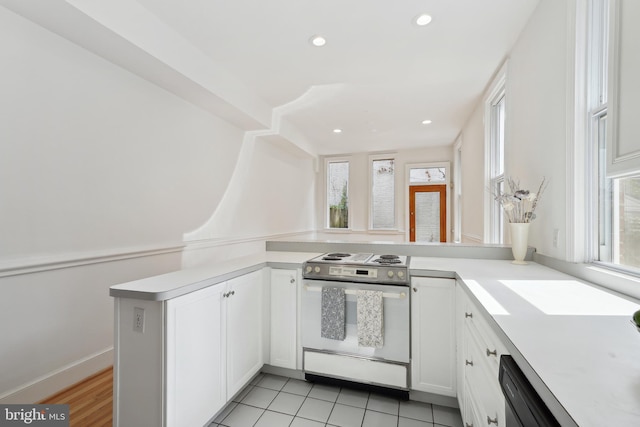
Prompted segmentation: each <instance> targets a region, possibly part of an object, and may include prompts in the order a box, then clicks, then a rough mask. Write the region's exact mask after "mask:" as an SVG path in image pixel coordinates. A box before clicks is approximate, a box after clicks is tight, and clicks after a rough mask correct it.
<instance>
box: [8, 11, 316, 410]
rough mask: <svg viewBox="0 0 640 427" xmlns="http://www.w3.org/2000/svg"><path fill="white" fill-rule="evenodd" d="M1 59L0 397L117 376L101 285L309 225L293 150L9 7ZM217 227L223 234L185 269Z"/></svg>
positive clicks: (302, 163) (308, 177)
mask: <svg viewBox="0 0 640 427" xmlns="http://www.w3.org/2000/svg"><path fill="white" fill-rule="evenodd" d="M0 50H2V52H3V70H2V77H3V78H2V80H0V116H1V117H2V125H0V201H1V204H0V210H1V215H0V216H1V218H2V221H1V222H0V236H2V244H1V245H0V336H1V337H2V345H1V346H0V372H2V375H0V401H2V402H22V403H26V402H29V401H35V400H38V399H42V398H43V397H46V396H47V395H49V394H51V393H53V392H55V391H57V390H58V389H60V388H62V387H65V386H67V385H69V384H71V383H73V382H75V381H77V380H80V379H81V378H83V377H84V376H86V375H89V374H90V373H92V372H93V371H95V370H97V369H100V368H101V367H104V366H108V365H109V364H111V347H112V345H113V335H112V330H113V301H112V299H111V297H109V296H108V287H109V286H111V285H113V284H117V283H122V282H126V281H130V280H134V279H138V278H142V277H148V276H151V275H156V274H161V273H165V272H168V271H172V270H176V269H179V268H181V267H182V266H184V265H185V264H189V265H191V264H196V263H202V262H211V261H212V260H215V259H216V258H215V256H222V255H223V256H225V257H227V256H230V254H233V255H242V254H244V253H245V252H247V251H254V250H264V238H265V236H272V235H274V234H278V233H289V232H295V231H308V230H310V229H312V228H313V211H312V209H311V207H310V205H311V204H312V200H313V196H312V195H311V196H309V189H310V188H313V186H314V185H315V184H314V175H313V168H312V167H310V166H309V165H310V164H312V160H310V159H309V158H308V156H306V155H302V154H301V153H300V152H298V151H296V150H295V149H294V150H293V154H292V153H291V152H289V151H287V150H288V148H283V147H288V145H287V144H279V143H274V142H273V141H261V140H258V141H253V142H251V141H249V140H250V138H249V139H247V138H245V132H244V131H243V130H242V129H238V128H237V127H234V126H232V125H230V124H229V123H227V122H225V121H224V120H222V119H220V118H218V117H215V116H212V115H211V114H210V113H207V112H204V111H203V110H201V109H199V108H197V107H195V106H194V105H192V104H190V103H187V102H185V101H184V100H182V99H180V98H178V97H176V96H175V95H173V94H171V93H169V92H167V91H165V90H163V89H160V88H159V87H157V86H155V85H153V84H151V83H149V82H147V81H145V80H143V79H141V78H139V77H137V76H135V75H133V74H131V73H129V72H127V71H125V70H123V69H122V68H119V67H117V66H115V65H113V64H112V63H109V62H107V61H105V60H104V59H102V58H100V57H98V56H96V55H94V54H92V53H90V52H88V51H86V50H84V49H82V48H80V47H78V46H77V45H74V44H72V43H70V42H68V41H66V40H65V39H62V38H60V37H58V36H57V35H54V34H52V33H50V32H48V31H46V30H44V29H42V28H41V27H39V26H37V25H35V24H33V23H31V22H29V21H26V20H25V19H23V18H21V17H19V16H17V15H15V14H13V13H12V12H9V11H7V10H6V9H5V8H2V7H0ZM303 170H306V172H304V173H303V172H302V171H303ZM236 196H239V197H236ZM230 201H231V202H230ZM212 217H219V218H222V219H224V221H225V222H224V223H221V224H219V225H217V226H216V227H214V229H213V232H211V233H208V234H205V235H198V236H197V238H198V239H205V241H204V243H203V242H202V241H201V240H199V241H198V243H197V244H196V243H193V242H191V241H189V242H187V243H189V246H188V248H187V250H186V251H185V252H184V253H185V254H188V255H189V256H188V257H187V258H189V261H188V262H186V261H185V260H184V259H183V255H184V254H183V251H182V246H183V245H184V244H185V239H187V240H194V239H188V238H189V237H193V236H194V231H196V230H200V229H202V227H203V225H205V224H207V223H208V222H209V221H210V219H211V218H212ZM238 236H241V237H242V238H243V239H244V240H240V241H239V240H237V238H238ZM234 239H235V240H234ZM226 244H229V245H230V246H231V249H227V248H226V247H225V245H226ZM199 245H200V246H199ZM201 247H204V248H205V249H207V251H209V250H210V252H207V251H203V250H200V249H201ZM212 248H213V250H211V249H212ZM203 254H204V255H203Z"/></svg>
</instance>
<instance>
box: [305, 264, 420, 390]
mask: <svg viewBox="0 0 640 427" xmlns="http://www.w3.org/2000/svg"><path fill="white" fill-rule="evenodd" d="M408 262H409V258H408V257H406V256H398V255H390V254H389V255H374V254H371V253H357V254H348V253H338V252H336V253H328V254H324V255H322V256H319V257H316V258H313V259H310V260H308V261H307V262H305V264H304V265H303V273H302V274H303V279H304V280H303V288H302V296H301V304H302V305H301V307H302V321H301V337H302V346H303V370H304V371H305V376H306V377H307V379H311V380H321V379H331V380H344V381H349V382H352V383H361V384H367V385H371V386H378V387H384V388H385V389H391V390H394V391H396V392H399V393H401V394H402V393H408V392H407V390H408V389H409V378H410V375H409V374H410V371H409V366H410V344H409V342H410V324H409V321H410V320H409V319H410V313H409V307H410V303H409V298H410V292H409V289H410V288H409V283H410V278H409V268H408ZM407 395H408V394H407Z"/></svg>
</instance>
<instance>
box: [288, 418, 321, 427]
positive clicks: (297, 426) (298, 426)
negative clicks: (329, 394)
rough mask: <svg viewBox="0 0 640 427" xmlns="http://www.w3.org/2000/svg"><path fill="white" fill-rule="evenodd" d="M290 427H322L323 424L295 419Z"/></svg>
mask: <svg viewBox="0 0 640 427" xmlns="http://www.w3.org/2000/svg"><path fill="white" fill-rule="evenodd" d="M290 427H324V423H320V422H318V421H312V420H307V419H305V418H300V417H296V418H294V419H293V422H292V423H291V426H290Z"/></svg>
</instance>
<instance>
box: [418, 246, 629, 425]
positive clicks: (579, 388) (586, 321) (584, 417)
mask: <svg viewBox="0 0 640 427" xmlns="http://www.w3.org/2000/svg"><path fill="white" fill-rule="evenodd" d="M410 272H411V274H412V275H414V276H431V277H455V278H457V279H458V281H459V283H462V286H463V287H464V288H465V290H466V292H467V294H468V295H469V296H470V297H472V299H474V300H475V302H476V303H477V305H478V306H480V307H482V309H483V310H484V311H485V313H484V314H485V317H486V320H487V321H488V323H489V324H490V326H491V327H492V328H493V329H494V332H495V333H496V334H497V335H498V336H499V337H500V338H501V339H502V341H503V342H504V344H505V345H506V346H507V348H508V350H509V351H510V353H511V354H512V356H513V357H514V359H515V360H516V362H517V363H518V365H519V366H520V368H521V369H522V370H523V372H524V373H525V375H526V376H527V378H528V379H529V381H531V383H532V385H533V386H534V387H535V388H536V390H537V391H538V393H539V394H540V395H541V397H542V398H543V400H544V401H545V403H547V405H548V406H549V408H550V409H551V410H552V412H553V413H554V415H555V416H556V418H557V419H558V420H559V422H560V424H561V425H562V426H563V427H564V426H571V425H574V426H575V425H578V426H581V427H587V426H594V427H603V426H612V427H614V426H615V427H618V426H638V425H640V334H638V331H636V329H635V327H634V326H633V325H632V324H630V322H629V321H630V319H631V316H632V314H633V312H634V311H635V310H638V309H640V301H638V300H634V299H632V298H629V297H626V296H622V295H619V294H616V293H614V292H612V291H608V290H605V289H603V288H600V287H597V286H595V285H591V284H589V283H587V282H584V281H581V280H578V279H576V278H575V277H573V276H570V275H567V274H564V273H561V272H559V271H556V270H553V269H551V268H548V267H544V266H542V265H539V264H536V263H529V264H528V265H514V264H512V263H511V262H510V261H500V260H486V259H465V260H461V259H451V258H420V257H413V258H412V259H411V265H410Z"/></svg>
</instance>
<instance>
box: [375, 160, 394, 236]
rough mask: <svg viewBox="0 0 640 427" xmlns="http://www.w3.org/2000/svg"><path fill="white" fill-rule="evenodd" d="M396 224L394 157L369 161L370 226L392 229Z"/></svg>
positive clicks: (377, 228)
mask: <svg viewBox="0 0 640 427" xmlns="http://www.w3.org/2000/svg"><path fill="white" fill-rule="evenodd" d="M395 226H396V202H395V162H394V159H389V158H386V159H383V158H380V159H373V160H372V161H371V228H372V229H374V230H381V229H392V228H395Z"/></svg>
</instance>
